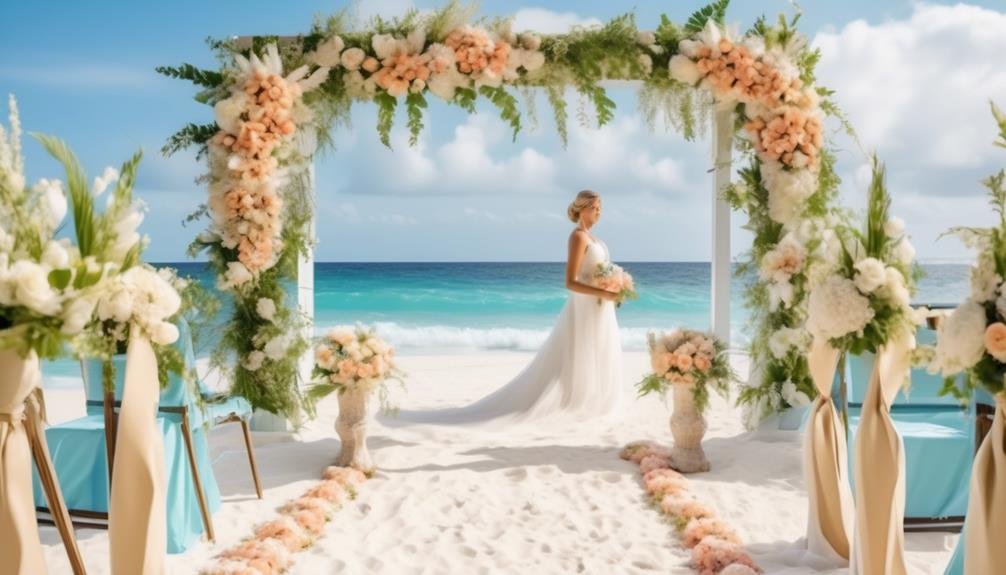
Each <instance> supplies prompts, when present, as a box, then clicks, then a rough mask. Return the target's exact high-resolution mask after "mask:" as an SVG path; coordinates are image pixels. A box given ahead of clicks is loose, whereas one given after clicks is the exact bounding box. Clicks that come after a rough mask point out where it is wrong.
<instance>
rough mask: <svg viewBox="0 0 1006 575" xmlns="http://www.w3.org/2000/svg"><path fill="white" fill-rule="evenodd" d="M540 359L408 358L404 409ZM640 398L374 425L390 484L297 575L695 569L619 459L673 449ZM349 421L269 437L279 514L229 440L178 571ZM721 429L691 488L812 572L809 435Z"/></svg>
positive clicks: (281, 491)
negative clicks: (465, 420)
mask: <svg viewBox="0 0 1006 575" xmlns="http://www.w3.org/2000/svg"><path fill="white" fill-rule="evenodd" d="M529 358H530V354H525V353H491V354H490V353H485V354H473V355H460V356H421V357H405V358H402V359H401V363H402V365H403V367H404V368H405V369H406V371H407V372H408V373H409V378H408V381H409V390H408V393H407V394H403V393H398V394H397V398H398V399H399V404H400V405H401V406H402V407H403V408H410V409H411V408H431V407H444V406H453V405H461V404H464V403H467V402H469V401H471V400H474V399H477V398H479V397H481V396H482V395H484V394H485V393H487V392H488V391H491V390H493V389H495V388H496V387H498V386H499V385H501V384H502V383H504V382H505V381H507V380H508V379H509V378H510V377H512V376H513V375H515V374H516V373H517V372H518V371H520V369H521V368H522V367H523V365H524V364H525V363H526V362H527V360H528V359H529ZM647 363H648V362H647V359H646V357H645V355H644V354H641V353H631V354H626V382H634V381H636V380H638V379H639V377H640V376H641V375H642V373H643V372H644V370H645V369H646V367H647ZM738 363H739V365H738V367H739V368H743V367H744V366H743V365H740V364H741V363H743V360H741V361H739V362H738ZM741 372H742V373H744V372H746V370H743V369H742V371H741ZM625 393H626V396H627V409H626V412H625V417H624V419H623V421H622V422H620V423H617V424H598V423H596V422H590V421H585V422H583V423H581V424H579V425H575V426H570V425H568V424H566V425H557V424H549V423H548V422H544V423H539V424H534V425H530V426H526V427H523V428H501V429H498V430H477V431H473V430H470V429H464V428H435V427H411V428H409V427H407V428H395V429H390V428H384V427H383V426H381V425H380V424H374V425H373V426H372V429H371V434H370V441H369V446H370V449H371V451H372V453H373V455H374V457H375V459H376V461H377V463H378V465H379V466H380V468H381V471H380V472H379V473H378V475H377V476H376V477H375V479H374V480H372V481H370V482H368V483H367V484H366V485H365V486H364V487H363V489H362V491H361V493H360V497H359V498H357V499H356V500H355V501H354V502H352V503H351V504H350V505H348V506H347V507H346V508H345V509H343V510H342V511H340V512H339V513H338V514H337V515H336V518H335V520H334V521H333V522H332V523H330V524H329V526H328V529H327V531H326V534H325V537H324V538H323V539H321V540H319V541H318V543H317V544H316V545H315V546H314V547H313V548H311V549H310V550H308V551H306V552H304V553H301V554H299V555H298V556H297V560H296V563H295V564H294V567H293V569H291V573H300V574H314V573H334V572H339V573H348V574H356V573H360V574H363V573H391V574H400V573H416V574H419V573H466V574H474V573H535V574H539V573H575V572H583V573H601V574H608V573H668V572H669V573H689V572H691V571H690V570H689V569H688V568H687V565H686V563H687V560H688V559H687V558H688V553H687V552H686V551H685V550H684V549H683V548H681V547H680V546H678V545H677V543H676V538H675V537H674V535H673V531H672V528H671V527H670V525H668V524H667V523H666V522H665V521H663V520H662V519H661V517H660V515H659V514H658V513H657V512H656V511H654V510H653V509H651V508H650V507H648V506H647V505H646V503H645V498H644V493H643V489H642V486H641V483H640V481H639V475H638V471H637V469H636V468H635V466H633V465H631V464H629V463H627V462H624V461H622V460H620V459H619V458H618V452H619V450H620V449H621V447H622V446H623V445H624V444H625V443H627V442H629V441H633V440H638V439H653V440H657V441H662V442H668V443H669V442H670V439H671V438H670V433H669V431H668V416H669V411H668V409H667V408H666V407H665V406H664V405H663V403H661V401H660V400H659V399H658V398H656V397H648V398H646V399H643V400H638V401H637V400H635V398H634V395H635V394H634V390H633V389H632V388H631V386H628V385H627V387H626V390H625ZM47 402H48V406H49V410H50V415H51V417H50V419H51V420H52V421H54V422H58V421H61V420H65V419H68V418H71V417H76V416H77V415H79V414H81V413H83V397H82V393H81V392H77V391H56V392H51V393H47ZM336 415H337V405H336V401H335V399H334V398H329V399H327V400H326V401H325V402H324V403H323V404H322V405H321V407H320V413H319V418H318V420H316V421H314V422H312V423H311V424H310V425H309V426H308V427H307V428H306V429H305V430H304V431H303V432H302V433H301V434H299V436H298V437H297V440H295V441H294V440H284V439H283V438H276V437H275V436H272V437H270V436H268V435H267V434H256V437H255V441H256V442H257V451H256V453H257V455H258V464H259V469H260V472H261V473H262V479H263V483H264V488H265V490H266V499H265V500H264V501H259V500H258V499H256V498H255V496H254V490H253V488H252V484H251V479H250V475H249V472H248V466H247V461H246V459H245V452H244V448H243V444H242V443H241V437H240V429H239V427H238V426H236V425H227V426H224V427H223V428H221V429H218V430H216V431H214V433H213V434H212V435H211V439H210V443H211V447H212V449H213V452H214V455H215V457H216V459H215V464H214V469H215V471H216V474H217V480H218V481H219V483H220V488H221V491H222V493H223V494H224V505H223V507H222V509H221V510H220V511H219V512H217V513H216V515H214V517H213V521H214V525H215V527H216V532H217V543H216V544H215V545H210V544H209V543H207V542H200V543H198V544H197V545H195V546H194V547H192V548H191V549H190V550H189V551H188V552H187V553H185V554H184V555H174V556H169V557H168V560H167V563H168V571H169V573H178V574H182V573H195V572H197V571H198V569H199V568H200V567H201V566H204V565H206V563H207V561H208V560H209V559H210V558H211V557H212V556H213V554H214V553H215V552H217V551H218V550H219V549H222V548H224V547H225V546H227V545H230V544H232V543H234V542H236V541H238V540H240V539H241V538H242V537H244V536H246V535H248V534H249V533H250V529H251V526H252V524H254V523H257V522H260V521H262V520H265V519H268V518H269V517H270V516H271V515H272V514H274V513H275V511H274V509H275V508H276V507H277V506H279V505H280V504H281V503H282V502H284V501H286V500H287V499H290V498H292V497H296V496H298V495H300V494H301V492H303V491H304V490H305V489H306V488H307V487H309V486H310V485H312V483H313V482H314V481H316V480H317V478H318V477H319V474H320V472H321V470H322V469H323V468H324V467H325V466H326V465H327V464H328V463H329V462H330V461H331V460H332V459H333V458H334V456H335V454H336V452H337V450H338V439H337V438H336V436H335V433H334V431H333V422H334V420H335V416H336ZM708 419H709V422H710V425H709V432H708V434H707V436H706V440H705V449H706V453H707V455H708V457H709V459H710V461H711V462H712V466H713V471H712V472H710V473H704V474H698V475H693V476H692V477H691V486H692V490H693V491H694V492H695V493H696V494H697V495H699V496H700V497H701V498H702V499H703V500H704V501H705V502H706V503H708V504H710V505H712V506H713V507H714V508H715V509H716V510H717V511H718V512H719V513H720V515H721V516H722V517H723V518H724V519H726V520H727V521H728V522H730V523H731V524H732V525H733V526H734V527H735V528H736V529H737V531H738V532H739V534H740V535H741V537H742V538H743V539H744V541H745V542H746V543H747V544H748V549H749V551H750V552H751V553H752V555H753V556H754V558H755V560H756V561H758V563H759V564H760V565H761V566H762V567H763V568H764V569H765V571H766V572H767V573H793V574H795V573H807V572H809V571H811V569H810V568H809V567H808V566H806V565H784V564H783V563H782V561H783V559H782V556H783V555H784V553H785V551H786V550H787V549H788V548H790V546H791V545H792V544H793V542H795V541H797V540H798V539H799V538H800V537H802V535H803V532H804V528H805V517H806V505H807V501H806V495H805V492H804V490H803V480H802V476H801V468H800V466H801V463H800V462H801V458H800V434H798V433H795V432H785V431H777V430H774V429H763V430H760V431H758V432H754V433H745V432H744V430H743V427H742V424H741V422H740V412H739V410H737V409H736V408H734V407H732V406H731V405H729V404H728V403H726V402H724V401H722V400H720V399H718V398H714V400H713V407H712V410H711V412H710V413H709V414H708ZM78 537H79V539H80V546H81V551H82V553H83V555H84V558H85V561H86V562H87V567H88V573H91V574H101V573H108V537H107V533H106V532H104V531H97V530H81V531H78ZM43 538H44V543H46V544H47V545H48V547H47V549H46V556H47V560H48V562H49V566H50V572H51V573H70V569H69V564H68V563H67V561H66V557H65V555H64V553H63V548H62V546H61V545H60V544H59V542H58V537H57V535H56V532H55V530H54V529H53V528H49V527H46V528H43ZM956 539H957V536H956V535H952V534H948V533H926V534H909V535H908V536H907V542H906V547H907V551H908V552H907V555H908V560H909V562H910V571H911V572H912V573H942V572H943V567H944V565H945V564H946V562H947V561H948V560H949V558H950V554H951V552H952V549H953V545H954V544H955V542H956ZM831 572H833V573H845V572H846V570H845V569H839V570H834V571H831Z"/></svg>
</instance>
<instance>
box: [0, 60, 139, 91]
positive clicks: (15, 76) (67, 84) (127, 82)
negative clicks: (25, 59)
mask: <svg viewBox="0 0 1006 575" xmlns="http://www.w3.org/2000/svg"><path fill="white" fill-rule="evenodd" d="M0 78H3V79H4V80H8V81H12V82H23V83H25V84H37V85H41V86H50V87H54V88H78V89H97V88H144V87H147V86H150V85H152V84H154V83H155V82H156V81H157V79H158V75H157V74H156V73H155V72H154V71H153V70H150V69H146V68H132V67H127V66H121V65H118V64H82V65H62V64H61V65H59V66H50V65H38V66H24V67H18V66H5V67H4V69H3V70H2V71H0Z"/></svg>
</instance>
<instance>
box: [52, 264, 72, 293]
mask: <svg viewBox="0 0 1006 575" xmlns="http://www.w3.org/2000/svg"><path fill="white" fill-rule="evenodd" d="M72 277H73V274H72V273H71V272H70V270H67V269H62V270H52V271H51V272H49V285H50V286H52V287H54V288H56V289H58V290H64V289H66V286H68V285H70V279H71V278H72Z"/></svg>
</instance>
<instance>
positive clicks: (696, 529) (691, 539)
mask: <svg viewBox="0 0 1006 575" xmlns="http://www.w3.org/2000/svg"><path fill="white" fill-rule="evenodd" d="M706 537H717V538H719V539H722V540H723V541H726V542H728V543H733V544H734V545H740V544H741V540H740V537H738V536H737V534H736V533H734V530H733V529H731V528H730V526H729V525H727V524H726V523H724V522H723V521H721V520H719V519H716V518H713V517H703V518H700V519H693V520H691V521H689V522H688V525H686V526H685V529H684V531H683V532H682V534H681V543H682V544H683V545H684V546H685V547H687V548H689V549H691V548H692V547H695V546H696V545H698V544H699V542H700V541H702V540H703V539H705V538H706Z"/></svg>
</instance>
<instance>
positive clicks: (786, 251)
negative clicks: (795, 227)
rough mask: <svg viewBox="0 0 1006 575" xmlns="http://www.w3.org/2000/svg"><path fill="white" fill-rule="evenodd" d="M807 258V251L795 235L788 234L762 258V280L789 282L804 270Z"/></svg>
mask: <svg viewBox="0 0 1006 575" xmlns="http://www.w3.org/2000/svg"><path fill="white" fill-rule="evenodd" d="M806 257H807V250H806V249H804V247H803V245H802V244H801V243H800V241H799V240H797V238H796V236H795V235H794V234H792V233H788V234H786V235H785V236H783V238H782V239H781V240H779V243H778V244H776V246H775V247H774V248H772V249H771V250H769V251H768V252H767V253H766V254H765V255H764V256H762V260H761V267H760V270H759V271H760V275H761V278H762V279H765V280H771V281H774V282H779V283H783V282H788V281H789V280H790V279H792V277H793V276H794V275H796V274H798V273H800V271H801V270H802V269H803V264H804V260H805V259H806Z"/></svg>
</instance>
